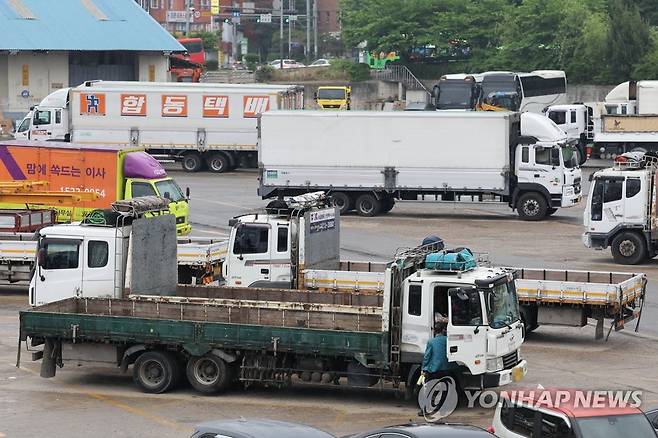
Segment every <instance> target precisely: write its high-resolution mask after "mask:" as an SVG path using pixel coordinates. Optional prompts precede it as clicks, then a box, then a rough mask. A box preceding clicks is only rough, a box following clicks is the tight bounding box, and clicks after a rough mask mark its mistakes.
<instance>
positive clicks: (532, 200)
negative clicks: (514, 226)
mask: <svg viewBox="0 0 658 438" xmlns="http://www.w3.org/2000/svg"><path fill="white" fill-rule="evenodd" d="M516 210H517V211H518V213H519V216H520V217H521V219H523V220H524V221H540V220H542V219H544V218H545V217H546V212H547V210H548V205H547V202H546V198H544V196H543V195H542V194H541V193H537V192H529V193H524V194H523V195H521V197H520V198H519V200H518V201H517V203H516Z"/></svg>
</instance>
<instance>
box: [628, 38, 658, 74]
mask: <svg viewBox="0 0 658 438" xmlns="http://www.w3.org/2000/svg"><path fill="white" fill-rule="evenodd" d="M651 40H652V41H653V44H652V48H651V50H649V51H648V52H647V53H646V54H645V55H644V56H643V57H642V59H641V60H640V61H639V62H638V63H637V64H635V66H634V68H633V73H632V75H631V76H632V78H633V79H635V80H642V79H654V78H657V77H658V29H653V30H652V32H651Z"/></svg>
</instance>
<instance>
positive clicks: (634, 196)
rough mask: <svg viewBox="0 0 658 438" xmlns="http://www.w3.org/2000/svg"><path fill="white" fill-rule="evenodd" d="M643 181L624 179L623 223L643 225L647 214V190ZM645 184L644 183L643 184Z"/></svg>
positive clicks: (633, 178) (631, 178)
mask: <svg viewBox="0 0 658 438" xmlns="http://www.w3.org/2000/svg"><path fill="white" fill-rule="evenodd" d="M642 184H643V180H642V179H640V178H636V177H628V178H626V182H625V186H624V221H625V222H630V223H634V224H641V223H644V221H645V218H646V214H647V204H648V203H647V188H646V187H642ZM645 184H646V183H645Z"/></svg>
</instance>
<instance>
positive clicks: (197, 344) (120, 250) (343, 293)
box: [20, 197, 527, 393]
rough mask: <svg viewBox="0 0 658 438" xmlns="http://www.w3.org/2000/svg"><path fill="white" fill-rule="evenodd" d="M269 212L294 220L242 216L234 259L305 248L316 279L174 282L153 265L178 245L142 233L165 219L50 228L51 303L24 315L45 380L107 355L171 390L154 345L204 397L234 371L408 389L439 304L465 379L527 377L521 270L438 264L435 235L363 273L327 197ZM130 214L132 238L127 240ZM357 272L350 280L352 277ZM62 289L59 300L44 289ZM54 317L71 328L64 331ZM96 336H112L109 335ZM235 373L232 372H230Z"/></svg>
mask: <svg viewBox="0 0 658 438" xmlns="http://www.w3.org/2000/svg"><path fill="white" fill-rule="evenodd" d="M269 210H270V212H269V213H268V214H269V215H270V217H271V218H274V217H276V216H279V219H278V220H279V221H281V222H283V221H284V217H291V218H294V220H292V221H291V222H289V223H286V226H285V227H278V225H276V224H277V222H272V223H270V224H269V225H272V228H270V227H269V226H267V227H266V226H263V225H262V224H259V223H257V222H254V221H253V220H252V219H255V218H254V217H249V218H245V217H242V218H241V219H242V221H243V222H241V223H240V224H236V233H235V236H234V237H233V238H232V240H231V241H232V250H233V252H236V253H237V254H236V257H237V258H244V260H243V261H244V262H245V265H255V267H256V269H258V271H259V272H261V273H262V274H265V272H266V271H267V270H269V269H272V268H273V266H272V263H273V262H274V263H275V262H277V260H278V261H283V260H285V261H286V262H287V265H288V270H289V271H290V265H291V264H294V262H291V260H292V259H293V257H294V254H299V260H301V261H303V262H304V263H305V264H306V265H311V266H310V267H308V268H307V267H302V266H297V267H296V269H297V271H295V270H293V271H292V272H302V268H303V271H304V272H306V273H307V274H308V272H309V270H312V271H313V272H314V273H315V274H314V275H315V277H314V279H312V280H309V279H306V280H299V281H298V282H297V281H296V280H295V276H294V274H293V278H290V274H289V278H290V282H289V285H290V284H292V285H293V286H294V285H295V283H298V285H299V286H298V287H295V288H292V289H291V288H286V289H278V288H258V287H242V288H235V287H223V286H220V287H213V286H183V287H181V286H176V284H175V283H174V284H173V285H171V284H168V283H164V282H163V279H162V278H161V277H160V276H159V275H154V272H160V273H162V274H163V275H166V273H167V272H169V267H170V266H171V261H170V260H168V259H167V258H166V257H165V256H166V255H167V254H170V253H171V251H168V250H167V248H171V243H170V244H169V245H167V243H166V242H164V243H162V242H163V241H165V240H166V239H156V238H151V239H144V235H142V234H141V233H147V235H148V233H150V234H151V237H153V233H156V232H157V230H158V229H159V228H160V227H162V228H163V229H164V228H165V225H167V224H166V223H165V222H164V219H163V218H162V217H156V218H141V219H132V218H131V219H130V220H127V219H126V220H124V219H121V220H117V221H115V224H116V226H115V227H114V229H112V227H101V226H98V225H96V226H94V225H91V224H90V225H89V226H87V227H84V228H78V229H76V230H75V231H76V232H77V231H79V232H81V233H82V234H78V233H71V235H68V236H66V235H64V234H60V235H48V234H47V233H44V232H42V235H41V238H40V244H39V248H40V249H39V257H38V267H37V269H36V270H35V275H34V280H33V283H32V287H33V288H34V289H33V290H32V291H31V294H33V295H34V297H35V298H34V299H31V302H32V303H33V304H34V303H36V304H39V303H41V302H44V303H47V302H48V301H50V302H49V303H47V304H43V305H41V306H39V307H36V308H34V309H32V310H30V311H28V312H26V313H24V314H23V315H22V316H21V321H22V322H21V327H22V328H21V336H20V337H21V340H27V339H28V338H30V339H31V343H32V345H40V344H45V347H44V353H41V354H38V353H37V354H35V355H33V358H35V359H41V358H43V363H42V375H43V376H44V377H45V376H52V375H54V374H55V368H54V367H53V366H52V365H53V364H52V361H50V359H52V358H53V357H54V356H58V357H56V358H55V362H57V363H59V362H62V363H64V364H66V363H75V364H78V365H79V364H92V363H93V364H96V365H97V364H99V363H104V364H105V365H110V366H119V365H120V366H122V367H124V369H125V368H127V366H128V365H129V364H132V363H134V375H135V381H136V382H137V383H138V384H139V385H140V387H142V389H144V390H145V391H147V392H164V391H166V390H168V389H171V387H172V386H171V385H169V386H168V385H160V384H159V383H162V379H155V378H154V379H151V378H149V375H150V374H149V373H148V372H144V371H145V370H144V366H143V365H144V364H143V361H144V360H145V359H146V357H144V358H142V359H141V360H140V359H139V357H140V355H142V354H145V353H147V352H148V353H149V354H148V356H147V357H148V358H150V359H151V362H152V363H153V357H154V356H155V363H154V366H155V367H156V368H157V370H156V371H158V372H160V371H162V373H164V374H166V373H172V371H171V370H172V367H171V366H169V365H170V362H171V361H175V362H176V363H179V364H180V363H187V377H188V379H190V383H191V384H192V386H193V387H194V388H195V389H198V390H199V391H201V392H218V391H220V390H223V389H225V388H226V387H227V386H228V385H229V384H231V383H232V382H233V380H232V379H233V378H238V379H239V380H240V381H242V382H244V383H245V384H250V383H255V382H262V383H268V384H275V385H283V384H289V383H291V381H292V380H293V377H295V376H297V377H298V378H299V379H300V380H302V381H314V382H317V383H321V382H324V383H330V384H335V383H338V382H339V381H340V379H341V378H342V377H347V383H348V384H354V385H357V386H372V385H374V384H375V383H377V382H378V381H380V379H383V381H392V382H393V383H394V384H395V385H399V384H400V383H404V384H405V388H406V389H407V391H408V393H411V392H412V391H413V388H414V386H415V383H416V381H417V379H418V376H419V373H420V366H421V363H422V359H423V353H424V351H425V347H426V344H427V341H428V340H429V339H430V338H431V337H432V336H433V330H432V327H433V325H434V321H435V317H436V314H437V313H441V314H442V315H444V316H446V317H447V318H448V320H449V324H448V331H447V333H448V359H449V361H451V362H453V363H455V364H456V365H457V370H456V371H455V377H456V378H457V379H459V381H460V384H461V388H484V387H498V386H502V385H506V384H508V383H511V382H513V381H517V380H520V379H522V378H523V376H524V375H525V374H526V371H527V363H526V361H525V360H523V358H522V357H521V356H520V352H519V351H520V346H521V344H522V343H523V340H524V326H523V324H522V322H521V320H520V316H519V307H518V301H517V297H516V291H515V285H514V272H513V270H509V269H504V268H489V267H481V266H475V265H473V266H470V267H469V268H468V269H463V270H457V269H453V270H438V269H436V267H435V266H431V265H428V263H427V262H426V258H427V256H428V255H430V254H433V253H436V252H437V250H438V248H437V247H436V246H435V245H434V244H430V245H426V246H423V247H419V248H412V249H408V250H402V251H399V252H398V253H397V254H396V255H395V257H394V259H393V261H392V262H391V263H386V264H383V263H382V264H377V266H376V269H375V268H374V267H373V269H372V271H370V272H369V271H362V272H359V271H357V270H356V269H359V268H361V267H363V266H364V265H363V264H361V263H350V262H342V263H341V261H340V258H339V254H338V245H337V238H338V234H337V232H338V224H337V222H336V216H335V214H336V213H337V212H336V208H335V207H333V206H331V204H330V203H329V200H328V198H323V197H316V198H315V199H312V198H308V197H301V198H296V199H295V200H293V201H292V202H290V203H288V205H286V206H284V205H283V204H279V205H271V206H270V208H269ZM284 210H286V212H285V213H284ZM149 221H152V223H155V224H156V226H151V225H148V223H149ZM128 222H131V224H132V225H131V226H130V227H131V228H132V234H131V237H130V238H128V239H126V238H125V235H126V233H128V232H129V229H128V225H126V224H127V223H128ZM275 225H276V226H277V228H274V226H275ZM171 226H173V219H172V223H171V224H170V225H169V227H171ZM243 227H244V228H250V229H242V230H241V228H243ZM104 228H107V229H108V230H110V231H114V232H115V233H117V234H116V236H117V238H116V240H113V241H107V247H106V248H108V247H109V250H108V251H107V252H104V253H103V254H98V253H97V251H98V250H99V248H100V247H101V246H103V245H98V246H97V245H94V246H93V247H92V248H89V246H88V245H87V241H89V242H91V241H92V240H100V239H101V237H100V236H97V234H98V233H99V232H101V230H102V229H104ZM60 229H61V228H60ZM283 229H285V231H282V230H283ZM45 230H47V229H45ZM72 230H73V229H72ZM252 231H254V232H252ZM295 232H299V233H303V234H304V235H305V239H306V240H305V241H304V243H303V244H300V245H299V246H298V247H296V245H295V244H294V243H293V244H291V243H289V242H291V241H292V238H291V237H290V235H294V233H295ZM267 234H269V235H273V236H275V237H274V240H273V241H271V240H268V238H267V237H266V235H267ZM263 236H265V238H264V239H263ZM103 239H104V238H103ZM137 242H142V243H144V244H145V245H146V246H149V245H151V246H152V245H155V247H158V245H163V246H164V250H160V251H155V249H157V248H151V249H150V250H144V248H141V247H140V245H139V244H137ZM275 243H276V245H277V246H275V247H274V248H272V251H275V253H280V255H276V257H278V259H274V260H267V259H264V258H265V257H270V258H271V257H273V255H272V253H269V252H268V251H269V247H270V245H272V244H275ZM284 247H290V248H288V249H285V250H284ZM135 251H140V252H139V253H138V254H141V257H140V256H139V255H138V254H135ZM288 251H289V252H288ZM253 256H258V257H261V258H262V259H263V260H264V261H265V263H264V264H262V263H260V260H257V259H255V258H252V257H253ZM285 256H287V257H288V258H286V257H285ZM152 259H154V260H152ZM154 261H155V264H153V263H154ZM88 262H93V265H94V266H95V265H97V264H103V265H104V268H103V272H105V273H106V275H105V274H104V275H103V276H102V279H101V276H100V274H99V275H98V276H96V275H94V271H93V269H95V268H94V267H93V266H91V267H90V266H89V263H88ZM249 262H251V263H249ZM53 266H56V267H57V269H53ZM145 266H147V267H151V268H152V269H151V270H149V269H145V268H144V267H145ZM375 271H376V272H375ZM99 272H100V271H99ZM338 273H342V277H340V278H339V277H338V276H337V274H338ZM151 277H155V278H151ZM332 277H334V278H332ZM350 277H351V282H350V283H349V284H343V283H342V281H343V279H345V278H350ZM341 278H342V279H341ZM243 279H244V276H243ZM366 280H367V281H366ZM236 283H237V282H236ZM302 284H303V286H302ZM236 285H237V284H236ZM240 285H242V286H246V285H247V284H246V282H245V283H242V284H240ZM251 285H252V286H259V285H264V283H263V282H261V283H258V282H253V283H252V284H251ZM270 286H272V285H271V284H270ZM355 286H356V287H355ZM55 295H58V297H59V298H61V300H60V301H52V300H51V299H49V298H48V297H51V298H54V296H55ZM42 297H46V298H45V299H44V298H42ZM117 317H118V318H117ZM46 321H50V322H46ZM53 324H54V325H53ZM56 326H58V327H59V326H61V327H66V329H65V331H66V333H62V332H61V330H60V329H59V328H56ZM56 333H59V335H56ZM100 337H104V339H105V341H103V342H99V339H100ZM53 348H54V350H53ZM53 351H55V353H53ZM110 358H112V359H110ZM201 358H203V359H201ZM199 362H200V363H199ZM160 363H163V364H164V365H162V366H160ZM173 369H178V368H177V366H174V367H173ZM227 370H230V373H229V374H228V375H230V376H232V377H231V378H228V377H226V376H225V375H222V374H226V373H227ZM200 375H201V377H199V376H200ZM218 375H219V377H218ZM202 377H203V378H202ZM220 377H221V378H220ZM165 380H167V379H165ZM175 380H176V379H174V381H175ZM172 385H173V384H172Z"/></svg>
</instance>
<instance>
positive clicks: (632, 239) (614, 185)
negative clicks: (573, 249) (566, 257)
mask: <svg viewBox="0 0 658 438" xmlns="http://www.w3.org/2000/svg"><path fill="white" fill-rule="evenodd" d="M654 173H655V168H654V167H653V166H644V165H642V164H640V163H619V162H618V163H616V164H615V167H612V168H609V169H603V170H600V171H598V172H596V173H595V174H594V175H593V177H592V185H591V188H590V193H589V198H588V201H587V206H586V208H585V211H584V213H583V224H584V226H585V232H584V234H583V243H584V244H585V246H587V247H588V248H594V249H605V248H607V247H610V248H611V251H612V255H613V257H614V259H615V261H616V262H617V263H621V264H638V263H641V262H643V261H644V260H646V258H647V257H650V256H653V255H654V254H655V248H654V245H653V240H652V237H651V230H652V229H654V228H655V226H656V224H655V219H653V217H655V212H654V211H653V209H654V208H655V207H653V203H652V199H651V197H652V193H653V190H654Z"/></svg>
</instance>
